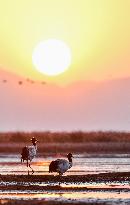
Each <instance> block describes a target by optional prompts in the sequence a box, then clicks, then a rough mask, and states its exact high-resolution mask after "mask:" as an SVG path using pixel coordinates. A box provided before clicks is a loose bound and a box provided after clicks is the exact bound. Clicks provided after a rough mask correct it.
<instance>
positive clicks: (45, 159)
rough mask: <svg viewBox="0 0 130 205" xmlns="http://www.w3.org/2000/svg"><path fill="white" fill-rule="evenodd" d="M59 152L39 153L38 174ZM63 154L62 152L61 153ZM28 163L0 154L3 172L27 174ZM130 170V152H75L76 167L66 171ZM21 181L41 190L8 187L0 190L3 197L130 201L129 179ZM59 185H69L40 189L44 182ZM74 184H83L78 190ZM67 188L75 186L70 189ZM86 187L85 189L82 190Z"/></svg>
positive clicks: (43, 170)
mask: <svg viewBox="0 0 130 205" xmlns="http://www.w3.org/2000/svg"><path fill="white" fill-rule="evenodd" d="M56 158H57V156H53V157H52V156H48V155H45V156H42V157H41V156H39V157H37V158H36V159H34V161H33V163H32V167H33V169H34V170H35V174H43V175H46V174H48V165H49V163H50V162H51V161H52V160H54V159H56ZM58 158H60V156H58ZM27 170H28V169H27V167H26V164H25V163H24V164H21V163H20V155H1V156H0V174H15V175H19V174H27ZM129 171H130V155H124V154H120V155H109V154H107V155H102V154H101V155H90V154H89V155H88V154H82V155H74V161H73V167H72V168H71V169H70V170H69V171H68V172H67V173H66V174H65V175H72V174H73V175H79V174H80V175H83V174H97V173H108V172H129ZM0 185H5V186H8V187H10V186H11V185H14V186H17V185H20V183H19V184H18V182H15V181H12V182H2V181H1V182H0ZM21 185H24V186H29V185H38V186H39V190H33V191H32V190H27V189H26V190H25V191H18V190H17V189H16V190H10V189H9V190H7V191H0V199H2V200H3V199H6V200H10V199H11V200H12V199H14V200H21V199H22V200H27V201H28V200H30V199H31V200H34V199H36V200H44V201H59V202H69V204H74V203H75V202H85V203H89V202H90V203H97V204H100V203H101V202H104V203H105V204H121V205H124V204H130V182H129V181H127V180H125V181H114V182H100V181H98V182H90V183H88V182H85V183H73V182H72V183H61V184H60V185H59V183H58V182H56V183H50V182H47V183H45V182H35V183H34V182H26V183H25V182H22V184H21ZM58 185H59V186H60V187H61V188H66V190H62V189H61V190H60V189H59V190H54V189H53V190H51V189H48V191H46V190H44V189H43V188H42V189H40V187H41V186H46V187H47V186H49V187H51V186H53V188H54V187H55V186H58ZM75 187H77V188H81V190H80V189H79V191H76V190H75ZM67 188H72V191H70V189H68V190H67ZM82 188H86V190H84V191H83V190H82Z"/></svg>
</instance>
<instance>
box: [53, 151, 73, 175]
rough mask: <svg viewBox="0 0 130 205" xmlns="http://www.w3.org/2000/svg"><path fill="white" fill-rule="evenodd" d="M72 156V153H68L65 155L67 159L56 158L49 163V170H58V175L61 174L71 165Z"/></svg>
mask: <svg viewBox="0 0 130 205" xmlns="http://www.w3.org/2000/svg"><path fill="white" fill-rule="evenodd" d="M72 157H73V155H72V154H71V153H69V154H68V155H67V158H68V161H67V160H65V159H57V160H54V161H52V162H51V163H50V165H49V172H58V173H59V175H62V174H63V173H65V172H66V171H67V170H68V169H70V168H71V167H72Z"/></svg>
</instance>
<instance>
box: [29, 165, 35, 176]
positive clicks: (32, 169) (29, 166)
mask: <svg viewBox="0 0 130 205" xmlns="http://www.w3.org/2000/svg"><path fill="white" fill-rule="evenodd" d="M29 167H30V169H31V170H32V174H33V173H34V170H33V169H32V167H31V164H30V163H29Z"/></svg>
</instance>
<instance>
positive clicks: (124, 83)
mask: <svg viewBox="0 0 130 205" xmlns="http://www.w3.org/2000/svg"><path fill="white" fill-rule="evenodd" d="M52 38H53V39H59V40H62V41H64V42H65V43H67V45H69V47H70V49H71V52H72V63H71V65H70V67H69V69H68V70H66V71H65V72H64V73H62V74H60V75H57V76H52V77H49V76H47V75H44V74H41V73H39V72H38V71H37V70H36V69H35V67H34V65H33V63H32V53H33V51H34V48H35V47H36V46H37V45H38V43H39V42H41V41H45V40H47V39H52ZM27 79H30V80H31V81H30V80H27ZM32 80H33V81H34V82H33V81H32ZM42 82H43V83H42ZM0 125H1V126H0V131H7V130H8V131H10V130H14V131H15V130H17V131H19V130H27V131H28V130H29V131H32V130H38V131H39V130H60V131H62V130H127V131H129V130H130V126H129V125H130V0H21V1H18V0H3V1H1V3H0Z"/></svg>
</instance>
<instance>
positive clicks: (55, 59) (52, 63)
mask: <svg viewBox="0 0 130 205" xmlns="http://www.w3.org/2000/svg"><path fill="white" fill-rule="evenodd" d="M32 61H33V64H34V66H35V68H36V69H37V70H38V71H39V72H41V73H43V74H45V75H50V76H54V75H59V74H61V73H63V72H64V71H65V70H67V69H68V68H69V66H70V64H71V50H70V48H69V46H68V45H67V44H66V43H65V42H64V41H61V40H56V39H49V40H46V41H43V42H40V43H39V44H38V45H37V46H36V47H35V49H34V51H33V55H32Z"/></svg>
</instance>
